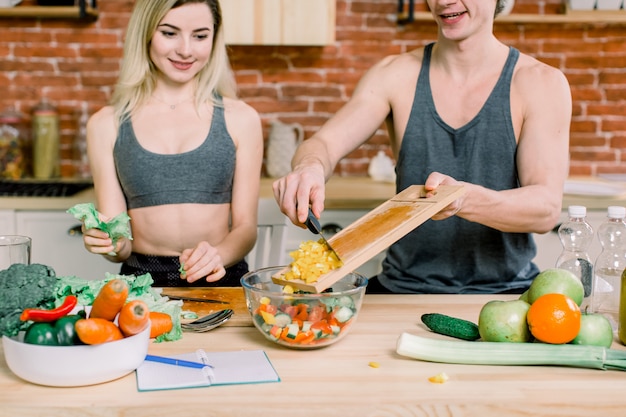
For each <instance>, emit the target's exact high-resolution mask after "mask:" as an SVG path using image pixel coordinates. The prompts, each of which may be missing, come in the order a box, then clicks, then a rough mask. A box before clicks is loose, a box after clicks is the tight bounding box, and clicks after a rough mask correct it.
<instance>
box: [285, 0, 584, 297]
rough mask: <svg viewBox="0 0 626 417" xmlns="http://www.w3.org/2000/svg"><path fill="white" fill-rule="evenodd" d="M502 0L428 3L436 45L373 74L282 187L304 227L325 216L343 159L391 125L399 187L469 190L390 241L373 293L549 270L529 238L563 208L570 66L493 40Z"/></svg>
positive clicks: (495, 286) (441, 288)
mask: <svg viewBox="0 0 626 417" xmlns="http://www.w3.org/2000/svg"><path fill="white" fill-rule="evenodd" d="M504 3H505V2H504V1H503V0H428V5H429V7H430V10H431V11H432V14H433V17H434V19H435V21H436V22H437V25H438V34H437V41H436V42H435V43H433V44H430V45H427V46H426V47H424V48H420V49H417V50H414V51H411V52H408V53H405V54H402V55H397V56H390V57H387V58H385V59H383V60H382V61H381V62H379V63H378V64H377V65H375V66H374V67H373V68H371V69H370V70H369V71H368V72H367V73H366V74H365V76H364V77H363V78H362V80H361V81H360V82H359V85H358V86H357V89H356V90H355V92H354V95H353V97H352V98H351V99H350V101H349V102H348V103H347V104H346V105H345V106H344V107H343V108H342V109H341V110H340V111H339V112H338V113H337V114H336V115H335V116H334V117H333V118H332V119H330V120H329V121H328V122H327V123H326V124H325V125H324V126H323V127H322V128H321V129H320V130H319V132H317V133H316V134H315V135H314V136H313V137H311V138H310V139H308V140H306V141H305V142H303V144H302V145H301V146H300V147H299V149H298V151H297V152H296V154H295V156H294V158H293V161H292V166H293V171H292V172H291V173H290V174H288V175H287V176H285V177H283V178H281V179H279V180H277V181H276V182H275V183H274V194H275V197H276V200H277V201H278V203H279V205H280V207H281V210H282V211H283V212H284V213H285V214H286V215H287V216H289V218H290V219H291V220H292V221H293V222H294V223H295V224H302V223H303V222H304V220H305V219H306V214H307V207H308V206H309V204H310V205H311V207H312V210H313V212H314V213H315V214H316V215H317V216H319V215H320V213H321V212H322V210H323V208H324V184H325V181H326V180H327V179H328V178H329V177H330V176H331V175H332V172H333V170H334V167H335V165H336V164H337V163H338V162H339V160H340V159H341V158H343V157H344V156H345V155H347V154H348V153H350V152H351V151H352V150H354V149H356V148H357V147H358V146H359V145H361V144H362V143H364V142H365V141H367V140H368V138H369V137H370V136H371V135H372V134H373V133H374V132H375V131H376V129H377V128H379V126H380V125H381V124H382V122H383V121H385V122H386V123H387V127H388V132H389V136H390V141H391V147H392V149H393V151H394V154H395V157H396V161H397V165H396V173H397V180H396V186H397V191H401V190H403V189H404V188H406V187H407V186H409V185H411V184H424V185H425V186H426V188H427V189H428V190H434V189H436V188H437V187H438V186H439V185H446V184H449V185H458V184H461V185H464V186H465V189H466V193H465V194H464V195H463V196H462V197H461V198H459V199H458V200H456V201H454V202H453V203H452V204H450V205H449V206H448V207H446V208H445V209H443V210H442V211H441V212H439V213H438V214H436V215H435V216H433V218H432V220H434V221H427V222H426V223H424V224H423V225H422V226H420V227H418V228H417V229H416V230H414V231H413V232H411V233H410V234H409V235H407V236H405V237H404V238H403V239H401V240H400V241H398V242H397V243H396V244H394V245H392V246H391V247H390V248H389V250H388V253H387V257H386V259H385V261H384V262H383V271H382V273H381V274H380V275H379V276H378V277H376V278H374V279H372V280H371V282H370V285H369V289H370V292H397V293H500V292H522V291H524V290H525V289H526V288H527V287H528V286H529V285H530V282H531V280H532V278H534V276H535V275H536V274H537V273H538V272H539V271H538V269H537V267H536V266H535V265H534V264H533V263H532V259H533V258H534V255H535V251H536V249H535V244H534V242H533V240H532V235H531V233H544V232H547V231H549V230H551V229H552V227H553V226H554V224H555V223H556V222H557V220H558V218H559V215H560V212H561V204H562V190H563V183H564V181H565V179H566V177H567V174H568V162H569V154H568V146H569V125H570V120H571V110H572V103H571V94H570V89H569V85H568V82H567V80H566V78H565V76H564V75H563V74H562V73H561V72H560V71H558V70H557V69H555V68H552V67H550V66H548V65H545V64H543V63H541V62H539V61H537V60H536V59H534V58H532V57H530V56H528V55H525V54H521V53H519V51H517V50H516V49H514V48H510V47H508V46H506V45H504V44H503V43H502V42H500V41H499V40H498V39H497V38H496V37H495V35H494V33H493V21H494V18H495V16H496V15H497V13H498V12H499V11H501V10H502V7H504Z"/></svg>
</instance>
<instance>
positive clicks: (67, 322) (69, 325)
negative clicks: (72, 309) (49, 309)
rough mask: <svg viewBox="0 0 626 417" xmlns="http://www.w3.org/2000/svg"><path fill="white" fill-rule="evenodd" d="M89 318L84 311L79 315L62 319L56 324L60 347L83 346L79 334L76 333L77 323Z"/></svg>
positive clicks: (55, 328)
mask: <svg viewBox="0 0 626 417" xmlns="http://www.w3.org/2000/svg"><path fill="white" fill-rule="evenodd" d="M86 317H87V314H85V311H84V310H81V312H80V313H79V314H71V315H69V316H65V317H61V318H60V319H58V320H57V321H56V322H55V323H54V333H55V335H56V338H57V344H58V345H59V346H72V345H82V344H83V342H81V340H80V338H79V337H78V334H77V333H76V328H75V325H76V322H77V321H78V320H80V319H84V318H86Z"/></svg>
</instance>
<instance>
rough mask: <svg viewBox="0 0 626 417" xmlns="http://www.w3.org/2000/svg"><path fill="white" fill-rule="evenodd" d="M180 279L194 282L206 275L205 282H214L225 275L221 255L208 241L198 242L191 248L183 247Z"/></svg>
mask: <svg viewBox="0 0 626 417" xmlns="http://www.w3.org/2000/svg"><path fill="white" fill-rule="evenodd" d="M180 264H181V265H182V268H181V274H180V277H181V279H185V280H187V282H190V283H191V282H195V281H197V280H199V279H200V278H203V277H206V280H207V282H215V281H217V280H219V279H221V278H223V277H224V276H225V275H226V269H225V268H224V263H223V261H222V257H221V256H220V254H219V252H218V251H217V249H216V248H215V247H213V246H211V245H210V244H209V243H208V242H200V243H198V246H196V247H195V248H193V249H185V250H184V251H183V253H182V254H181V255H180Z"/></svg>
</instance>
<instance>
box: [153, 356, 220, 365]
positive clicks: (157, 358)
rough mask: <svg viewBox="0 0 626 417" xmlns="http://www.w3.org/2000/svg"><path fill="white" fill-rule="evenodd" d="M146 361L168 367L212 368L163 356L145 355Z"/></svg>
mask: <svg viewBox="0 0 626 417" xmlns="http://www.w3.org/2000/svg"><path fill="white" fill-rule="evenodd" d="M146 360H147V361H151V362H159V363H166V364H168V365H176V366H186V367H188V368H204V367H205V366H208V367H209V368H213V367H212V366H211V365H209V364H206V363H200V362H192V361H185V360H182V359H174V358H166V357H164V356H155V355H146Z"/></svg>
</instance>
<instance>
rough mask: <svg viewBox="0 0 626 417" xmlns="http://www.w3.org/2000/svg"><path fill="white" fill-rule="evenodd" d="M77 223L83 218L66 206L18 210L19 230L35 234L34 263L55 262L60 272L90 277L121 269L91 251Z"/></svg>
mask: <svg viewBox="0 0 626 417" xmlns="http://www.w3.org/2000/svg"><path fill="white" fill-rule="evenodd" d="M77 226H80V222H79V221H77V220H76V219H74V218H73V217H72V216H71V215H70V214H68V213H66V212H65V211H64V210H42V211H36V210H35V211H31V210H27V211H20V210H17V211H15V229H16V232H17V234H20V235H26V236H30V237H31V238H32V248H31V263H40V264H44V265H48V266H51V267H52V268H53V269H54V270H55V272H56V274H57V276H69V275H75V276H77V277H80V278H84V279H90V280H95V279H103V278H104V276H105V272H111V273H118V272H119V269H120V264H116V263H113V262H109V261H107V260H106V259H104V257H102V256H100V255H94V254H92V253H89V252H87V250H86V249H85V247H84V245H83V239H82V235H81V234H80V228H78V229H74V228H75V227H77ZM72 230H78V233H72Z"/></svg>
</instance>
